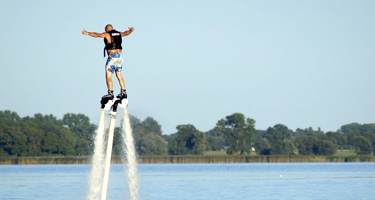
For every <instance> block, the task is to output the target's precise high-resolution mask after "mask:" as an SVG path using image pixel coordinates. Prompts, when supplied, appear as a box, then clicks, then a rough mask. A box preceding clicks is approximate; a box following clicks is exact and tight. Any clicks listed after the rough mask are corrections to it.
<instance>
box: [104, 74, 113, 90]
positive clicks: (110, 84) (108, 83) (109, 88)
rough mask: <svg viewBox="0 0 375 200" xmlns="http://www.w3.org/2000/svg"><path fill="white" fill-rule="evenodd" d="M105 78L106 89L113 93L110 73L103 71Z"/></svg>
mask: <svg viewBox="0 0 375 200" xmlns="http://www.w3.org/2000/svg"><path fill="white" fill-rule="evenodd" d="M105 78H106V81H107V87H108V90H109V91H113V82H112V72H110V71H108V69H106V70H105Z"/></svg>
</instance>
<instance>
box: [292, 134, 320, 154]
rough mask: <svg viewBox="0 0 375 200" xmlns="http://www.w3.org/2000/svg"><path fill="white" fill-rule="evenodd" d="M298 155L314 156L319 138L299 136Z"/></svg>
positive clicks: (297, 139) (297, 140)
mask: <svg viewBox="0 0 375 200" xmlns="http://www.w3.org/2000/svg"><path fill="white" fill-rule="evenodd" d="M296 142H297V148H298V154H300V155H314V146H315V144H316V143H317V142H318V138H316V137H314V136H306V135H303V136H299V137H297V138H296Z"/></svg>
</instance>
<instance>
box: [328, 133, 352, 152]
mask: <svg viewBox="0 0 375 200" xmlns="http://www.w3.org/2000/svg"><path fill="white" fill-rule="evenodd" d="M326 136H327V139H328V140H331V141H332V143H333V144H335V145H337V146H339V147H341V149H342V148H343V146H344V145H347V144H348V141H347V139H346V137H345V136H344V135H343V134H341V133H339V132H331V131H330V132H327V133H326Z"/></svg>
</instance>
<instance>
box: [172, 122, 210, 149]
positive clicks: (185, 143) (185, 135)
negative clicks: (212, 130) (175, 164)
mask: <svg viewBox="0 0 375 200" xmlns="http://www.w3.org/2000/svg"><path fill="white" fill-rule="evenodd" d="M176 128H177V130H178V131H177V133H175V134H176V135H177V136H176V137H175V138H173V139H172V140H170V141H169V142H168V153H169V154H170V155H185V154H194V155H202V154H203V152H204V150H205V149H206V146H205V144H206V137H205V134H204V133H202V132H200V131H199V130H197V129H196V128H195V127H194V126H193V125H191V124H187V125H178V126H177V127H176Z"/></svg>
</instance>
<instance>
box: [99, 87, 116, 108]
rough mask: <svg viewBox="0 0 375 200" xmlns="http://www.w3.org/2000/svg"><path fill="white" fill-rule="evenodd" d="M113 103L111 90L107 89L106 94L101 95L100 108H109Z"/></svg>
mask: <svg viewBox="0 0 375 200" xmlns="http://www.w3.org/2000/svg"><path fill="white" fill-rule="evenodd" d="M113 103H114V96H113V91H111V90H108V94H106V95H104V96H103V97H102V100H101V101H100V104H101V105H102V107H101V108H102V109H104V110H109V109H110V108H111V106H112V104H113Z"/></svg>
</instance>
